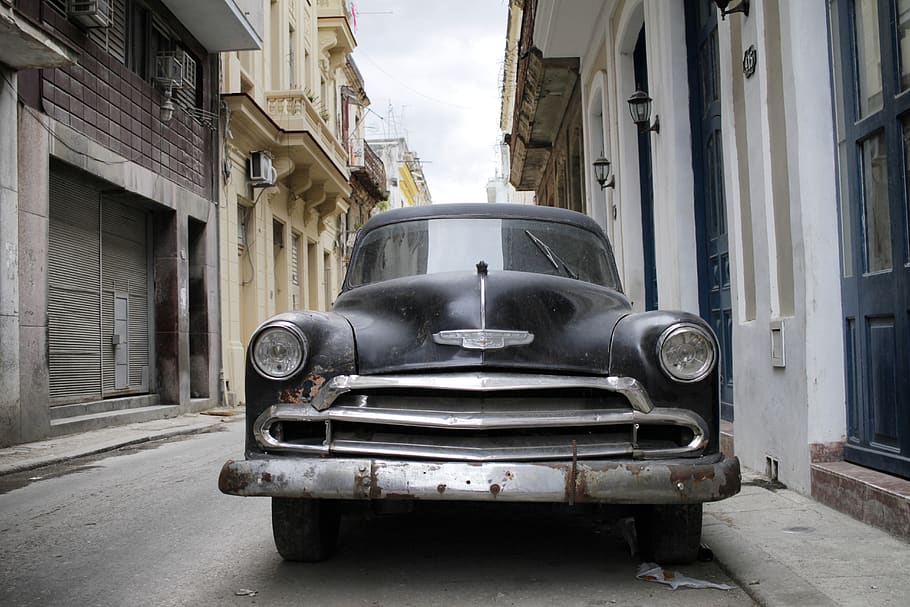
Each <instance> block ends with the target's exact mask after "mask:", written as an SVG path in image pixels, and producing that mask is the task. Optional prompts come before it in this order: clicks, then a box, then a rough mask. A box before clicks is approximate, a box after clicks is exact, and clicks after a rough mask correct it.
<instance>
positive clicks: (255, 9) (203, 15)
mask: <svg viewBox="0 0 910 607" xmlns="http://www.w3.org/2000/svg"><path fill="white" fill-rule="evenodd" d="M237 1H238V0H196V1H195V2H186V1H185V0H162V2H163V3H164V5H165V6H166V7H167V8H168V9H169V10H170V11H171V12H172V13H174V16H175V17H177V19H178V20H179V21H180V22H181V23H182V24H183V25H184V27H186V29H188V30H189V31H190V33H191V34H192V35H193V37H194V38H196V39H197V40H198V41H199V42H200V43H201V44H202V46H204V47H205V49H206V50H207V51H208V52H210V53H219V52H222V51H242V50H258V49H261V48H262V3H260V2H253V1H252V0H239V2H240V4H242V5H243V10H241V8H240V7H239V6H238V5H237ZM256 27H259V31H257V30H256Z"/></svg>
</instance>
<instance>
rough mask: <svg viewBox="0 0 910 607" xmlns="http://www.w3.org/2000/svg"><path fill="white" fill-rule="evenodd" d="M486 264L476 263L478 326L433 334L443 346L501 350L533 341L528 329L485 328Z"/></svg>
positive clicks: (435, 339)
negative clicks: (478, 306) (478, 300)
mask: <svg viewBox="0 0 910 607" xmlns="http://www.w3.org/2000/svg"><path fill="white" fill-rule="evenodd" d="M487 272H488V269H487V264H486V262H483V261H481V262H479V263H478V264H477V276H478V278H479V279H480V328H479V329H454V330H451V331H440V332H439V333H434V334H433V341H435V342H436V343H437V344H440V345H443V346H461V347H462V348H464V349H465V350H501V349H503V348H508V347H509V346H524V345H527V344H529V343H531V342H532V341H534V334H533V333H529V332H528V331H511V330H502V329H487Z"/></svg>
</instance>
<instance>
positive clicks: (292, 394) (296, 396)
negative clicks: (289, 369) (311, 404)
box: [278, 386, 303, 403]
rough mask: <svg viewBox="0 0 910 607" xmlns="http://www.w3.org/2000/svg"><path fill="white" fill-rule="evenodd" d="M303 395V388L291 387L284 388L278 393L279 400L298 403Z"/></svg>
mask: <svg viewBox="0 0 910 607" xmlns="http://www.w3.org/2000/svg"><path fill="white" fill-rule="evenodd" d="M301 396H303V388H302V387H299V386H298V387H297V388H290V389H287V390H282V391H281V392H279V393H278V402H280V403H296V402H299V401H300V397H301Z"/></svg>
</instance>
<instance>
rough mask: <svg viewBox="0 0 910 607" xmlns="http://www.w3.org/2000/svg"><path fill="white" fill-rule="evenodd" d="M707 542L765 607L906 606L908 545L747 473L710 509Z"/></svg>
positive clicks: (705, 533)
mask: <svg viewBox="0 0 910 607" xmlns="http://www.w3.org/2000/svg"><path fill="white" fill-rule="evenodd" d="M702 541H703V542H704V543H706V544H707V545H708V546H710V547H711V549H712V550H713V551H714V556H715V559H716V560H717V561H718V563H720V565H721V567H722V568H723V569H725V570H726V571H727V573H728V574H729V575H730V577H732V578H733V579H734V580H735V581H736V583H737V584H739V585H740V586H741V587H742V588H743V589H744V590H745V591H746V592H747V593H748V594H749V595H750V596H752V598H753V599H755V601H756V602H757V603H759V604H760V605H767V606H778V605H780V606H782V607H783V606H798V607H815V606H817V605H850V606H858V607H859V606H861V607H878V606H879V605H894V606H895V607H897V606H904V605H907V604H908V601H910V598H908V597H910V575H908V573H907V572H908V571H910V544H908V543H907V542H904V541H903V540H900V539H898V538H896V537H894V536H891V535H889V534H887V533H885V532H884V531H881V530H879V529H876V528H875V527H872V526H870V525H866V524H865V523H861V522H859V521H857V520H856V519H853V518H851V517H850V516H847V515H846V514H842V513H840V512H838V511H836V510H833V509H831V508H829V507H828V506H825V505H824V504H821V503H820V502H817V501H815V500H813V499H812V498H808V497H805V496H803V495H800V494H798V493H796V492H794V491H790V490H788V489H779V488H774V487H773V486H771V485H770V484H769V483H767V481H766V480H764V479H763V477H761V476H758V475H755V474H751V473H750V471H747V472H745V473H744V475H743V488H742V491H741V492H740V493H739V494H738V495H736V496H734V497H732V498H730V499H727V500H724V501H722V502H717V503H713V504H707V505H706V506H705V518H704V528H703V533H702Z"/></svg>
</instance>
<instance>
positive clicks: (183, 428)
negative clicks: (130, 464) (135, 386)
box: [0, 409, 243, 476]
mask: <svg viewBox="0 0 910 607" xmlns="http://www.w3.org/2000/svg"><path fill="white" fill-rule="evenodd" d="M241 419H243V409H211V410H209V411H203V412H202V413H190V414H187V415H181V416H179V417H172V418H169V419H159V420H155V421H151V422H140V423H135V424H128V425H125V426H116V427H113V428H105V429H103V430H93V431H91V432H82V433H80V434H69V435H66V436H59V437H56V438H52V439H48V440H44V441H39V442H35V443H25V444H21V445H14V446H12V447H7V448H5V449H0V476H3V475H5V474H12V473H14V472H24V471H26V470H32V469H34V468H41V467H42V466H49V465H51V464H58V463H61V462H65V461H69V460H71V459H75V458H77V457H83V456H86V455H94V454H96V453H104V452H105V451H113V450H114V449H119V448H120V447H126V446H128V445H135V444H138V443H145V442H148V441H154V440H161V439H165V438H170V437H172V436H180V435H184V434H200V433H202V432H211V431H212V430H215V429H217V428H218V427H219V426H220V425H221V424H223V423H225V422H227V421H235V420H241Z"/></svg>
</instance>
